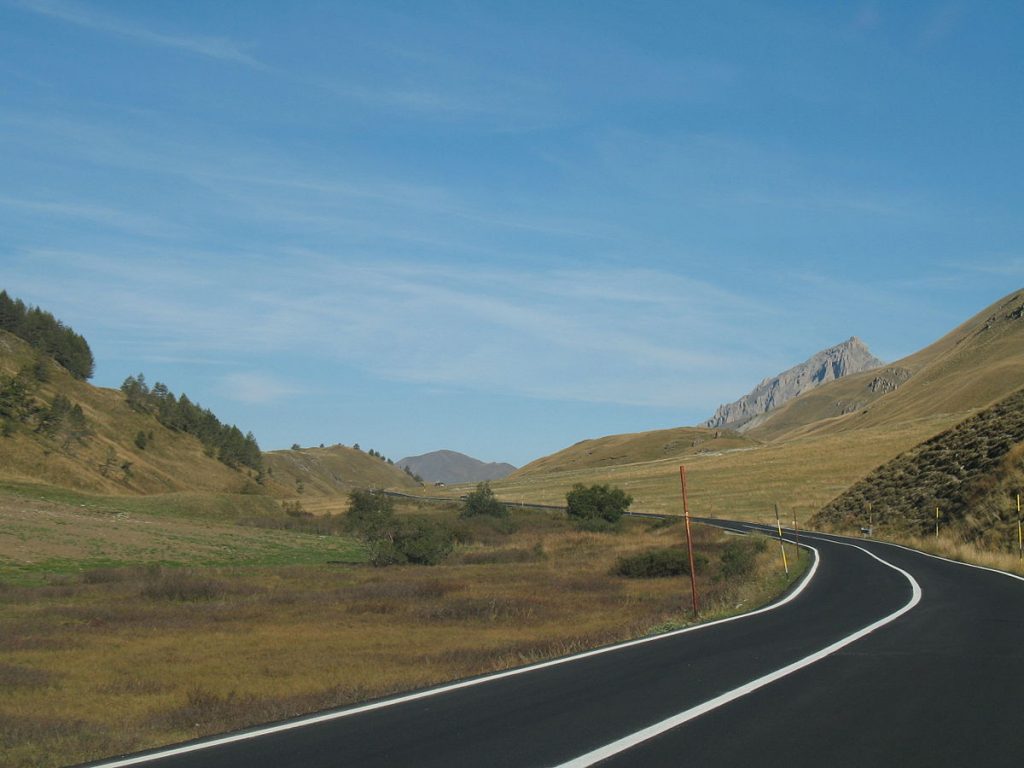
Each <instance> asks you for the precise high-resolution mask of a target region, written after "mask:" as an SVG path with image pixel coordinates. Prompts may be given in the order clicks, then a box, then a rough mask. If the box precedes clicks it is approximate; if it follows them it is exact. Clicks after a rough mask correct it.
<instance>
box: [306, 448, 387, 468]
mask: <svg viewBox="0 0 1024 768" xmlns="http://www.w3.org/2000/svg"><path fill="white" fill-rule="evenodd" d="M320 447H321V448H322V447H323V446H320ZM356 448H357V449H358V448H359V445H358V444H356ZM366 455H367V456H373V458H375V459H380V460H381V461H386V462H387V463H388V464H394V463H395V462H393V461H392V460H391V459H389V458H388V457H387V456H385V455H384V454H383V453H381V452H380V451H375V450H373V448H371V449H370V450H368V451H367V452H366Z"/></svg>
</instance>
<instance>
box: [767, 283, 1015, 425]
mask: <svg viewBox="0 0 1024 768" xmlns="http://www.w3.org/2000/svg"><path fill="white" fill-rule="evenodd" d="M1022 383H1024V291H1015V292H1014V293H1012V294H1010V295H1008V296H1006V297H1005V298H1003V299H1001V300H1000V301H998V302H996V303H995V304H993V305H992V306H990V307H988V308H986V309H985V310H983V311H982V312H979V313H978V314H977V315H975V316H974V317H972V318H971V319H970V320H968V321H967V322H965V323H963V324H962V325H960V326H959V327H957V328H955V329H954V330H953V331H951V332H950V333H948V334H946V335H945V336H943V337H942V338H941V339H939V340H938V341H936V342H935V343H934V344H931V345H929V346H928V347H925V348H924V349H922V350H921V351H919V352H916V353H914V354H913V355H910V356H909V357H906V358H904V359H902V360H898V361H896V362H895V363H893V364H891V365H889V366H886V367H885V368H881V369H877V370H873V371H866V372H865V373H861V374H856V375H853V376H849V377H846V378H843V379H840V380H838V381H835V382H831V383H829V384H828V385H826V386H823V387H820V388H819V389H817V390H814V391H812V392H808V393H807V394H805V395H804V396H802V397H799V398H797V399H795V400H792V401H790V402H789V403H787V404H785V405H784V406H782V407H781V408H779V409H778V410H777V411H773V412H772V413H771V414H770V415H769V416H768V418H767V419H766V420H765V421H764V422H762V423H761V424H760V425H759V426H758V427H756V428H754V429H752V430H751V431H750V432H749V433H748V434H749V435H750V436H751V437H753V438H756V439H759V440H763V441H774V440H783V439H786V438H788V437H793V436H796V435H806V434H811V433H818V432H841V431H850V430H857V429H864V428H871V427H879V426H883V427H884V426H885V425H890V424H895V423H900V422H908V421H913V420H915V419H920V418H933V417H937V416H942V415H943V414H945V415H946V416H947V417H948V421H949V424H953V423H956V422H957V421H959V420H960V419H961V418H963V416H964V415H965V414H967V413H970V412H972V411H974V410H977V409H979V408H984V407H987V406H989V405H991V404H992V403H994V402H996V401H998V400H1000V399H1002V398H1004V397H1006V396H1007V395H1008V394H1010V393H1011V392H1013V391H1014V390H1016V389H1017V388H1018V387H1020V386H1021V384H1022Z"/></svg>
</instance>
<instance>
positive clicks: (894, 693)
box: [96, 521, 1024, 768]
mask: <svg viewBox="0 0 1024 768" xmlns="http://www.w3.org/2000/svg"><path fill="white" fill-rule="evenodd" d="M716 522H718V523H721V521H716ZM731 525H735V526H736V527H745V526H744V524H731ZM801 541H805V542H806V543H808V544H810V545H811V546H813V547H814V548H815V549H816V550H817V551H818V553H819V557H818V561H817V566H816V567H815V569H814V573H813V576H811V577H810V578H809V579H807V580H805V583H804V584H803V588H802V591H800V593H799V594H797V595H796V596H795V597H793V598H792V599H789V600H788V601H787V602H784V603H783V604H780V605H777V606H775V607H771V608H770V609H768V610H763V611H761V612H758V613H756V614H753V615H748V616H746V617H742V618H738V619H735V620H729V621H726V622H721V623H717V624H714V625H705V626H703V627H700V628H697V629H694V630H689V631H684V632H681V633H676V634H673V635H671V636H667V637H663V638H660V639H657V640H652V641H647V642H641V643H636V644H627V645H624V646H619V647H616V648H614V649H605V650H603V651H601V652H598V653H592V654H585V655H583V656H580V657H575V658H573V659H571V660H563V661H560V662H558V663H553V664H551V663H549V664H544V665H537V666H535V667H532V668H528V669H526V670H517V671H514V672H513V673H505V674H501V675H495V676H491V677H488V678H480V679H476V680H472V681H468V682H464V683H462V684H459V686H457V687H449V688H439V689H431V690H428V691H421V692H416V693H414V694H412V695H409V696H404V697H395V698H394V699H390V700H383V701H380V702H374V703H371V704H370V705H369V706H362V707H352V708H349V709H346V710H339V711H337V712H331V713H321V714H320V715H319V716H316V717H313V718H306V719H303V720H298V721H291V722H287V723H281V724H274V725H272V726H269V727H266V728H263V729H253V731H250V732H243V733H241V734H231V735H228V736H227V737H222V738H220V739H211V740H206V741H205V742H196V743H192V744H187V745H178V747H176V748H172V749H169V750H165V751H163V752H156V753H153V754H151V755H148V756H147V755H142V756H131V757H129V758H125V759H122V760H118V761H107V762H103V763H98V764H96V765H105V766H111V768H112V767H113V766H127V765H144V766H152V767H153V768H157V767H159V768H171V767H172V766H173V767H174V768H182V767H183V766H190V767H195V766H203V768H207V767H210V768H220V767H224V768H226V767H228V766H231V767H232V768H239V767H241V766H247V767H250V768H251V767H261V766H267V767H268V768H269V767H270V766H273V767H274V768H282V767H285V766H303V768H316V767H320V766H322V767H327V766H332V767H334V766H360V767H361V768H366V767H372V766H389V767H392V766H517V767H519V766H573V768H582V767H583V766H587V765H595V764H600V765H601V766H669V765H671V766H680V765H697V766H732V765H736V766H739V765H743V766H746V765H783V764H785V765H795V766H802V765H808V766H811V765H813V766H864V765H900V766H917V765H920V766H968V765H983V766H1000V765H1007V766H1009V765H1013V766H1017V765H1020V764H1021V762H1022V761H1024V715H1022V709H1024V580H1021V579H1018V578H1015V577H1010V576H1007V575H1004V574H998V573H993V572H990V571H985V570H980V569H976V568H970V567H966V566H963V565H958V564H954V563H950V562H948V561H944V560H940V559H936V558H933V557H929V556H926V555H923V554H920V553H916V552H912V551H909V550H905V549H902V548H898V547H895V546H891V545H885V544H880V543H876V542H865V541H855V540H836V539H834V538H833V537H826V536H815V537H813V539H812V538H811V537H810V536H802V537H801Z"/></svg>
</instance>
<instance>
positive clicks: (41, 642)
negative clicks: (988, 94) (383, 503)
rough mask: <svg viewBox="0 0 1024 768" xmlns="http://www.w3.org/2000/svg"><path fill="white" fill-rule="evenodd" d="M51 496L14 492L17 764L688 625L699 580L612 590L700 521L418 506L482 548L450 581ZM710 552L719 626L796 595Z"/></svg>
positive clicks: (449, 569) (356, 551)
mask: <svg viewBox="0 0 1024 768" xmlns="http://www.w3.org/2000/svg"><path fill="white" fill-rule="evenodd" d="M37 490H38V489H37ZM38 496H39V494H38V493H35V494H33V493H28V492H27V491H26V490H25V489H20V492H19V493H14V492H11V491H10V490H7V491H5V492H3V493H0V531H3V535H0V565H2V572H0V573H2V575H0V688H2V689H3V690H4V692H5V695H4V696H3V697H2V699H0V764H3V765H5V766H49V765H64V764H68V763H72V762H77V761H84V760H88V759H95V758H99V757H102V756H106V755H112V754H117V753H121V752H124V751H128V750H137V749H143V748H146V747H152V746H156V745H160V744H166V743H171V742H175V741H180V740H183V739H189V738H193V737H197V736H200V735H204V734H210V733H215V732H221V731H224V730H227V729H233V728H240V727H243V726H247V725H251V724H254V723H260V722H267V721H271V720H274V719H280V718H284V717H289V716H292V715H296V714H299V713H303V712H309V711H315V710H318V709H323V708H326V707H333V706H339V705H344V704H349V703H352V702H356V701H360V700H365V699H367V698H372V697H377V696H382V695H385V694H389V693H393V692H395V691H400V690H407V689H410V688H416V687H420V686H427V685H432V684H436V683H440V682H442V681H446V680H451V679H454V678H460V677H464V676H467V675H474V674H478V673H483V672H487V671H491V670H497V669H503V668H507V667H511V666H516V665H522V664H527V663H530V662H533V661H537V660H541V659H546V658H551V657H555V656H559V655H563V654H566V653H570V652H573V651H577V650H581V649H584V648H590V647H594V646H599V645H602V644H606V643H612V642H615V641H618V640H624V639H626V638H631V637H636V636H638V635H644V634H646V633H649V632H651V631H653V630H655V628H659V627H660V628H665V627H667V626H678V625H680V624H681V623H685V622H686V621H687V620H688V619H689V617H688V605H689V582H688V579H687V578H686V577H682V578H668V579H626V578H623V577H620V576H616V575H612V573H611V571H612V567H613V565H614V563H615V561H616V559H617V558H618V557H619V556H620V555H624V554H630V553H635V552H637V551H641V550H645V549H648V548H654V547H664V546H666V545H669V544H673V545H679V544H680V543H681V542H682V535H683V527H682V526H681V525H665V524H660V525H659V524H658V523H656V522H655V521H645V520H635V519H634V520H629V521H627V522H626V523H625V525H624V526H623V530H622V531H621V532H619V533H584V532H580V531H576V530H575V529H574V528H573V527H572V526H571V525H570V523H569V521H568V520H567V519H565V517H564V516H562V515H559V514H557V513H546V512H539V511H530V510H521V511H517V512H515V513H514V514H513V517H512V521H513V525H511V526H507V525H505V524H502V523H500V522H499V523H495V522H492V521H490V520H488V519H475V520H473V521H469V522H467V521H459V520H458V519H457V512H456V510H455V509H454V508H453V507H445V506H439V505H432V506H431V507H424V508H423V509H422V510H420V509H418V508H417V507H415V506H414V505H410V506H408V507H407V508H405V509H403V510H401V511H403V512H407V511H420V512H423V513H427V514H432V515H434V516H436V517H440V518H443V519H445V520H446V521H448V522H449V523H450V524H451V525H453V526H456V527H460V536H461V538H462V540H463V542H464V543H462V544H460V545H459V546H458V547H457V549H456V551H455V552H454V553H453V555H452V556H451V557H450V558H449V560H448V561H447V562H446V563H445V564H443V565H439V566H434V567H426V566H401V567H389V568H374V567H372V566H369V565H366V564H364V563H363V562H361V561H363V560H364V559H365V553H364V552H363V551H362V550H361V548H360V547H359V546H357V545H355V544H354V543H353V542H351V541H350V540H348V539H346V538H344V537H340V536H317V535H311V534H308V533H298V532H294V531H286V530H271V529H267V528H261V527H253V526H252V525H251V524H250V525H239V524H238V522H239V521H240V520H242V518H243V515H242V514H240V513H237V512H230V511H227V512H224V513H223V514H221V515H220V516H219V517H214V518H213V519H207V518H204V517H197V516H196V515H188V514H181V515H176V514H172V513H171V512H169V511H168V510H169V509H170V508H172V507H173V505H172V504H171V503H170V502H168V501H166V500H165V502H164V503H163V504H158V505H157V512H153V511H152V510H143V511H139V510H138V509H129V510H128V511H125V510H124V509H121V511H112V510H111V509H110V508H108V507H105V506H104V503H101V502H100V501H97V502H96V503H95V504H94V505H93V506H85V507H83V506H82V503H86V502H84V501H83V499H84V498H86V497H81V498H76V499H74V500H73V501H75V502H76V503H72V499H70V498H67V497H62V498H58V499H54V498H49V499H47V498H39V497H38ZM106 503H107V504H110V503H112V502H106ZM264 522H265V521H264ZM695 539H696V542H697V549H698V552H700V553H701V554H703V555H704V556H705V557H706V558H707V560H708V564H707V566H706V567H704V568H703V569H702V570H701V572H700V573H699V583H700V586H701V588H702V592H703V595H704V596H703V600H704V602H703V615H704V617H705V618H708V617H715V616H720V615H725V614H727V613H730V612H736V611H740V610H747V609H749V608H753V607H755V606H756V605H759V604H762V603H764V602H766V601H768V600H769V599H771V597H772V596H773V595H775V594H778V593H779V592H780V591H781V590H782V589H783V588H784V587H785V585H786V581H785V577H784V575H783V574H782V573H781V565H780V563H779V558H778V555H779V553H778V550H777V549H776V548H773V547H769V548H767V549H766V550H765V551H763V552H761V553H760V554H757V555H756V559H755V567H754V569H753V570H752V571H751V572H750V573H748V574H747V575H746V576H744V577H742V578H732V579H723V578H719V577H720V575H721V574H720V571H721V567H722V565H721V552H722V551H723V548H724V547H726V546H729V544H730V542H731V541H735V537H727V536H724V535H723V534H721V533H719V532H717V531H713V530H708V529H705V528H702V527H699V526H698V527H697V529H696V533H695ZM242 553H244V556H243V554H242ZM791 558H792V555H791ZM261 559H262V561H261ZM159 560H163V561H164V562H174V563H177V564H178V566H179V567H170V566H168V565H163V566H160V565H155V564H154V562H156V561H159ZM804 560H805V561H806V560H807V558H806V557H805V558H804ZM331 561H333V562H331Z"/></svg>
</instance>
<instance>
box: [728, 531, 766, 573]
mask: <svg viewBox="0 0 1024 768" xmlns="http://www.w3.org/2000/svg"><path fill="white" fill-rule="evenodd" d="M765 546H766V545H765V540H764V539H760V538H758V539H733V540H732V541H730V542H728V543H727V544H726V545H725V546H724V547H723V548H722V565H721V569H720V570H719V575H720V576H721V577H722V578H726V579H729V578H734V577H739V576H746V575H747V574H748V573H750V572H751V571H752V570H753V569H754V562H755V561H756V559H757V555H758V553H760V552H764V549H765Z"/></svg>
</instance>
